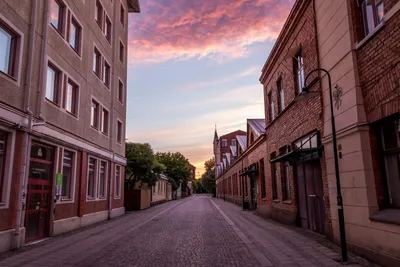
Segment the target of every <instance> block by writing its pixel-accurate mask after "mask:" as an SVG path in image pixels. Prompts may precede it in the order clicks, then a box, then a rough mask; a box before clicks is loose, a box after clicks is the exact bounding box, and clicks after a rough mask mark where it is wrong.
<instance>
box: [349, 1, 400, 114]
mask: <svg viewBox="0 0 400 267" xmlns="http://www.w3.org/2000/svg"><path fill="white" fill-rule="evenodd" d="M397 2H398V0H397V1H394V0H385V1H384V6H385V13H387V12H388V11H389V10H390V8H392V7H393V6H394V4H396V3H397ZM352 15H353V23H355V27H354V31H355V33H356V34H357V31H359V30H360V28H362V22H361V21H360V20H359V17H360V10H359V8H358V7H357V6H355V5H354V4H353V6H352ZM356 36H357V38H358V41H361V40H362V39H363V36H362V35H359V34H358V35H356ZM399 42H400V13H399V12H397V14H395V15H394V16H392V17H391V18H390V19H389V20H388V21H386V22H385V25H384V26H383V27H382V28H381V29H380V30H379V31H378V32H377V33H376V34H375V35H373V36H372V37H371V38H370V39H369V40H367V42H366V43H365V44H364V45H363V46H361V47H360V48H358V49H357V63H358V64H357V65H358V70H359V78H360V86H361V90H362V94H363V97H364V106H365V111H366V113H367V118H368V120H369V121H370V122H373V121H376V120H379V119H381V118H384V117H386V116H389V115H391V114H394V113H397V112H399V110H400V46H399Z"/></svg>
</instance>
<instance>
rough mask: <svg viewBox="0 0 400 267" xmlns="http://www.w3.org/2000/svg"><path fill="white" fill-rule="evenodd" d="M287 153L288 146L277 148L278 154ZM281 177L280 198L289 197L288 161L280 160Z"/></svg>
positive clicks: (286, 198) (285, 198)
mask: <svg viewBox="0 0 400 267" xmlns="http://www.w3.org/2000/svg"><path fill="white" fill-rule="evenodd" d="M287 153H289V146H285V147H282V148H281V149H279V154H280V155H285V154H287ZM280 167H281V177H282V179H281V180H282V181H281V182H282V199H283V200H288V199H290V180H289V162H287V161H285V162H281V163H280Z"/></svg>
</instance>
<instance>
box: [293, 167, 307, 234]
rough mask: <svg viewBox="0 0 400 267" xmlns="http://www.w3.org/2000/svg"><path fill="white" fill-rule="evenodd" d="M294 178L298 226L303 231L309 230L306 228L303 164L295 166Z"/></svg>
mask: <svg viewBox="0 0 400 267" xmlns="http://www.w3.org/2000/svg"><path fill="white" fill-rule="evenodd" d="M296 176H297V195H298V199H297V202H298V206H299V219H300V222H299V223H300V226H301V227H302V228H305V229H309V226H308V212H307V210H308V208H307V189H306V181H305V176H304V164H302V163H300V164H297V165H296Z"/></svg>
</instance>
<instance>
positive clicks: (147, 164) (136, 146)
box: [125, 142, 165, 186]
mask: <svg viewBox="0 0 400 267" xmlns="http://www.w3.org/2000/svg"><path fill="white" fill-rule="evenodd" d="M125 151H126V152H125V154H126V158H127V166H126V173H127V176H128V177H129V178H128V180H130V181H133V182H136V181H142V182H144V183H147V184H148V185H149V186H153V185H155V184H156V182H157V174H158V173H162V172H163V171H164V170H165V166H164V165H163V164H161V163H160V162H158V161H157V160H156V158H155V156H154V153H153V149H152V148H151V146H150V144H147V143H146V144H140V143H130V142H128V143H126V150H125Z"/></svg>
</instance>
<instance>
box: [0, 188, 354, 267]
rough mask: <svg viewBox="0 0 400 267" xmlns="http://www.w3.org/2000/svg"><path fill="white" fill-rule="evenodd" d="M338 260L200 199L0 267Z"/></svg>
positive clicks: (48, 245) (177, 266) (283, 231)
mask: <svg viewBox="0 0 400 267" xmlns="http://www.w3.org/2000/svg"><path fill="white" fill-rule="evenodd" d="M337 256H338V255H337V253H336V252H334V251H332V249H329V248H327V247H325V246H322V245H320V244H319V243H318V242H317V241H315V240H313V239H310V238H308V237H305V236H303V235H301V234H299V233H297V232H296V231H293V230H291V229H289V228H286V227H283V226H281V225H279V224H274V223H272V222H268V221H265V220H263V219H261V218H259V217H257V216H256V215H254V214H252V213H251V212H243V211H241V210H240V207H238V206H236V205H234V204H231V203H227V202H224V201H221V200H218V199H211V198H210V197H209V196H205V195H198V196H195V197H189V198H186V199H182V200H178V201H172V202H168V203H165V204H162V205H158V206H155V207H153V208H151V209H148V210H145V211H140V212H132V213H129V214H126V215H125V216H122V217H120V218H118V219H115V220H111V221H107V222H102V223H99V224H97V225H94V226H92V227H87V228H85V229H81V230H77V231H75V232H72V233H68V234H65V235H62V236H58V237H55V238H51V239H48V240H46V241H44V242H42V243H39V244H37V245H32V246H27V247H24V248H22V249H20V250H19V251H16V252H8V253H4V254H0V266H1V267H9V266H40V267H48V266H57V267H58V266H134V267H147V266H148V267H158V266H161V267H169V266H171V267H186V266H188V267H191V266H193V267H203V266H204V267H206V266H207V267H208V266H211V267H213V266H215V267H231V266H232V267H235V266H238V267H239V266H243V267H247V266H252V267H259V266H260V267H263V266H285V267H287V266H341V265H340V264H338V263H337V262H336V261H334V260H333V258H335V257H337ZM347 266H350V265H347ZM351 266H359V265H351Z"/></svg>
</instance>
